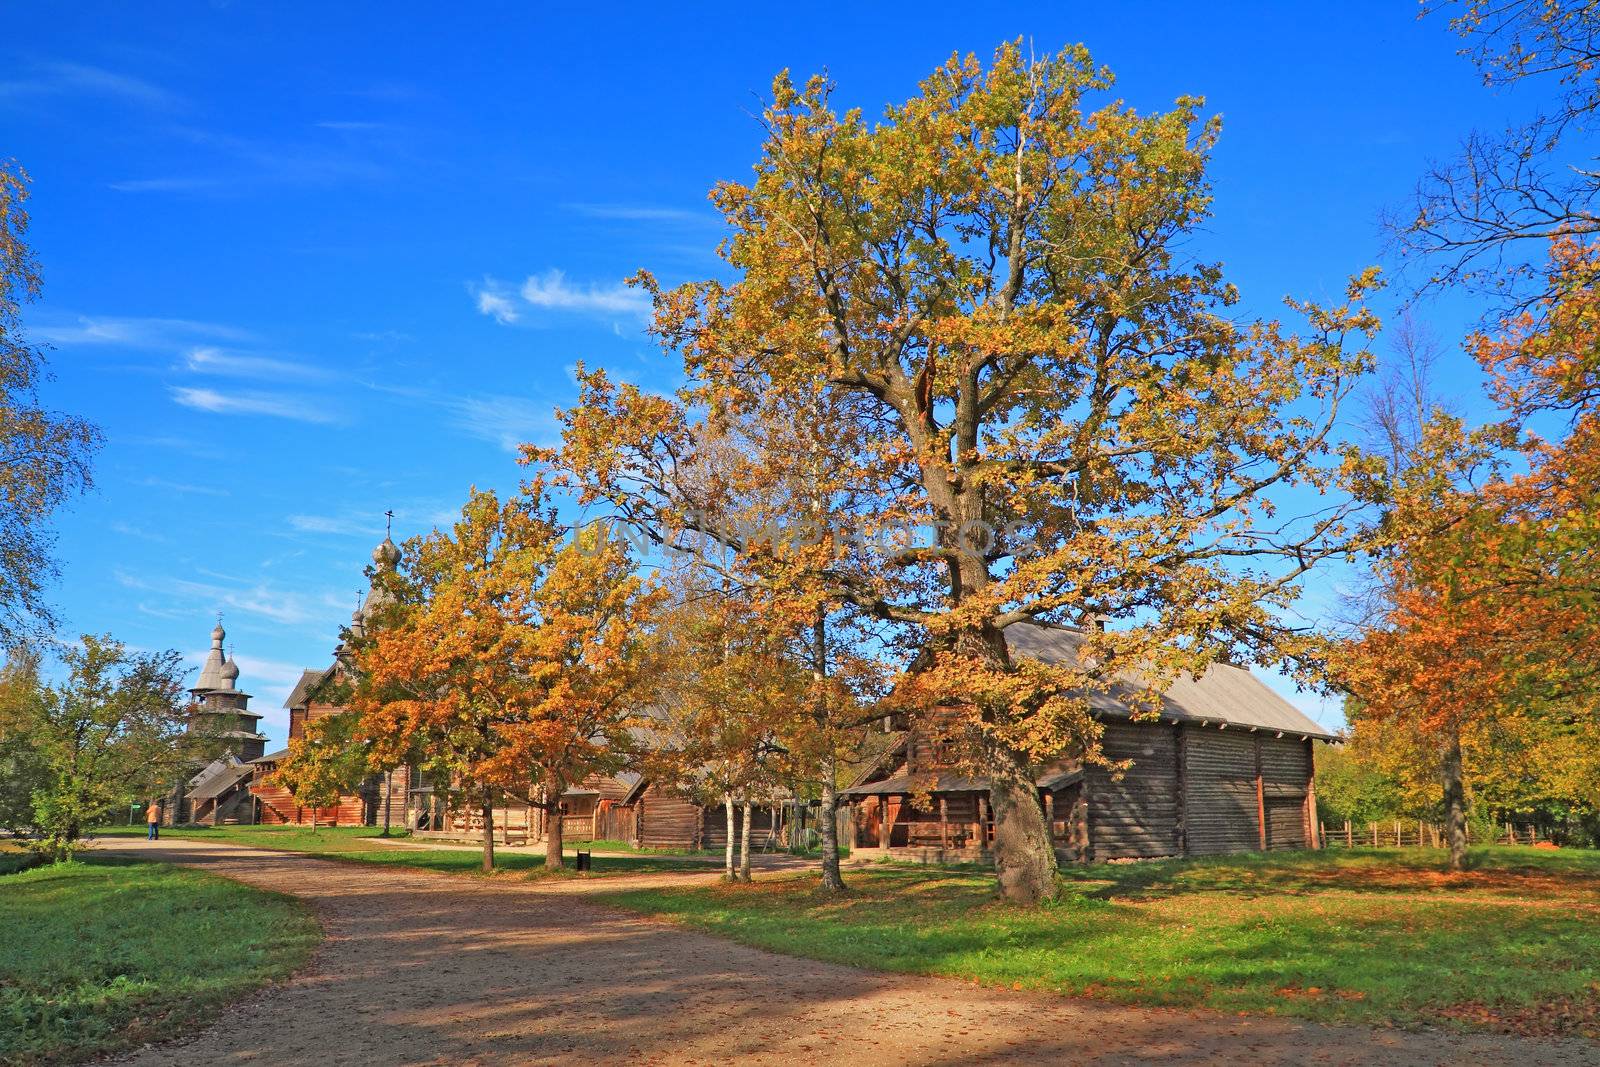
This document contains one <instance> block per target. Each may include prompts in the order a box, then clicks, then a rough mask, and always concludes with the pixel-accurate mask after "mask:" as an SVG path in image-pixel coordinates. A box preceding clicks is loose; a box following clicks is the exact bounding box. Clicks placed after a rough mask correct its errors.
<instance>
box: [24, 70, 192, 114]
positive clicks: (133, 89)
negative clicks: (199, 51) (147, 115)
mask: <svg viewBox="0 0 1600 1067" xmlns="http://www.w3.org/2000/svg"><path fill="white" fill-rule="evenodd" d="M39 96H100V97H108V98H111V99H116V100H122V101H125V102H127V103H131V104H138V105H141V106H144V107H155V108H170V107H176V106H178V105H180V104H181V103H183V98H182V97H180V96H178V95H177V94H176V93H172V92H169V91H167V90H166V89H163V88H161V87H160V86H159V85H155V84H154V83H152V82H148V81H145V80H144V79H143V78H136V77H133V76H132V75H128V74H119V73H117V72H116V71H113V70H106V69H105V68H103V67H93V66H89V65H88V64H86V63H38V64H35V65H34V66H33V67H32V68H31V70H30V72H29V73H28V74H27V75H25V76H23V77H20V78H16V79H13V80H10V81H3V82H0V100H17V101H20V100H24V99H28V98H33V97H39Z"/></svg>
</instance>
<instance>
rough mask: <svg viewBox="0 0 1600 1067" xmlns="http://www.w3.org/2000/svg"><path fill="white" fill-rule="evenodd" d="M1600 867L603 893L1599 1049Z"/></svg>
mask: <svg viewBox="0 0 1600 1067" xmlns="http://www.w3.org/2000/svg"><path fill="white" fill-rule="evenodd" d="M1597 875H1600V853H1596V852H1572V851H1563V852H1540V851H1536V850H1533V849H1526V848H1496V849H1483V850H1479V851H1477V852H1476V853H1475V854H1474V869H1473V870H1471V871H1469V872H1467V873H1465V874H1460V875H1449V874H1446V873H1443V872H1442V871H1441V869H1440V859H1439V853H1437V852H1425V851H1421V850H1412V851H1405V852H1395V851H1392V850H1391V851H1375V850H1373V851H1363V850H1356V851H1354V852H1343V851H1340V852H1337V853H1334V852H1321V853H1288V854H1284V853H1277V854H1270V855H1265V856H1236V857H1219V858H1215V859H1207V860H1188V861H1172V862H1162V863H1141V864H1121V865H1116V864H1105V865H1098V866H1091V867H1084V868H1071V869H1067V870H1066V871H1064V872H1063V875H1062V881H1061V888H1062V894H1061V898H1060V900H1059V901H1057V902H1055V903H1053V904H1051V905H1049V906H1046V907H1042V908H1032V909H1030V908H1020V907H1015V906H1012V905H1008V904H1005V903H1002V902H999V901H997V900H996V899H995V897H994V891H993V877H992V875H991V874H989V873H988V872H986V871H981V870H976V869H971V868H968V869H960V870H948V869H947V870H941V869H938V868H928V867H909V866H898V865H895V866H890V865H882V866H876V867H873V868H866V869H860V870H855V871H851V872H849V874H848V875H847V879H848V881H849V882H850V883H851V887H852V892H851V893H850V894H849V895H848V896H846V897H844V898H843V899H840V900H831V899H825V898H821V897H819V896H818V895H817V894H816V892H815V885H816V883H815V879H814V878H812V877H809V876H807V877H799V878H793V879H786V880H782V881H770V880H769V881H761V882H757V883H756V884H754V885H752V886H726V885H720V884H719V885H708V886H696V887H690V888H682V889H658V890H637V891H620V892H617V893H607V894H605V896H604V897H602V898H601V899H603V900H605V901H608V902H611V903H615V904H618V905H620V906H622V907H625V908H627V909H630V910H633V911H637V912H642V913H645V914H649V915H653V916H658V917H662V918H668V919H673V920H676V921H679V922H682V923H685V924H687V925H690V926H693V927H696V928H699V929H702V930H706V931H708V932H711V933H715V934H720V935H723V936H727V937H731V938H733V939H735V940H738V941H742V942H745V943H747V944H752V945H757V946H760V947H762V948H766V949H771V950H773V951H777V952H783V953H788V954H791V955H796V956H806V957H811V958H815V959H823V960H830V961H834V962H837V963H845V964H852V965H856V966H861V967H867V968H873V969H877V970H885V971H898V972H905V973H911V974H929V975H942V976H946V977H950V978H957V979H964V980H968V981H974V982H979V983H984V984H990V985H999V986H1006V987H1011V988H1016V989H1035V990H1048V991H1053V992H1057V993H1062V994H1066V995H1071V996H1088V997H1096V998H1101V999H1105V1000H1111V1001H1117V1002H1121V1003H1128V1004H1146V1005H1166V1006H1173V1007H1183V1008H1209V1009H1214V1010H1218V1011H1226V1012H1251V1013H1264V1014H1273V1015H1292V1016H1299V1017H1303V1018H1307V1019H1315V1020H1319V1021H1324V1022H1360V1023H1378V1024H1393V1025H1401V1026H1406V1025H1416V1024H1437V1023H1444V1024H1457V1025H1464V1026H1468V1027H1472V1028H1488V1029H1497V1030H1503V1031H1507V1032H1514V1033H1521V1034H1527V1035H1551V1036H1555V1035H1561V1036H1583V1037H1588V1038H1590V1039H1600V897H1597V895H1596V893H1595V888H1594V887H1595V878H1596V876H1597Z"/></svg>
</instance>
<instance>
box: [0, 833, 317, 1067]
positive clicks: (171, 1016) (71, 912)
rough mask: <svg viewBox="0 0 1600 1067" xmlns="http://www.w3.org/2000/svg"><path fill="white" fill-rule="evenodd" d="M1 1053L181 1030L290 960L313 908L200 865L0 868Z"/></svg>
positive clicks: (136, 1040)
mask: <svg viewBox="0 0 1600 1067" xmlns="http://www.w3.org/2000/svg"><path fill="white" fill-rule="evenodd" d="M0 930H3V931H4V932H5V934H4V937H0V1063H5V1064H32V1063H65V1062H74V1061H78V1060H83V1059H87V1058H90V1057H92V1056H97V1055H100V1054H103V1053H106V1052H110V1051H114V1050H116V1049H121V1048H127V1047H129V1046H132V1045H137V1044H140V1043H143V1042H146V1041H151V1040H157V1039H161V1038H167V1037H173V1036H176V1035H178V1034H181V1033H185V1032H188V1031H190V1030H192V1029H194V1028H195V1027H197V1026H200V1025H202V1024H204V1023H205V1022H206V1021H208V1020H209V1019H211V1018H213V1017H214V1016H215V1015H216V1014H217V1013H218V1012H219V1011H220V1010H221V1008H222V1007H223V1006H224V1005H225V1004H227V1003H229V1002H230V1001H233V1000H236V999H238V998H240V997H242V996H244V995H245V994H246V993H248V992H250V991H251V990H253V989H256V988H257V987H259V986H261V985H264V984H265V983H267V982H271V981H273V980H275V979H279V978H283V977H285V976H287V975H289V974H290V973H292V972H293V971H294V970H295V969H297V968H298V967H300V966H301V965H302V964H303V963H304V962H305V961H306V959H307V957H308V956H309V955H310V953H311V950H312V948H313V947H314V946H315V945H316V943H317V940H318V938H319V937H320V934H319V931H318V929H317V924H316V921H315V920H314V919H312V917H311V915H310V913H309V911H307V910H306V909H305V907H304V906H302V905H301V904H299V903H297V902H296V901H294V900H292V899H290V898H288V897H283V896H280V895H278V894H275V893H268V892H265V891H262V890H259V889H253V888H250V887H249V886H244V885H240V884H239V883H236V882H230V881H228V880H226V879H223V878H218V877H216V876H214V875H209V874H204V873H202V872H199V871H190V870H182V869H179V868H176V867H169V866H166V865H162V864H149V863H120V862H115V861H112V860H108V859H105V858H98V857H91V858H89V859H87V860H86V861H83V862H76V863H64V864H60V865H56V866H50V867H39V868H35V869H34V870H31V871H26V872H24V873H22V874H13V875H9V876H6V877H4V878H0Z"/></svg>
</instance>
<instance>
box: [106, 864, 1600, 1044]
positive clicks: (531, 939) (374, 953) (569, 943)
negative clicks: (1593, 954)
mask: <svg viewBox="0 0 1600 1067" xmlns="http://www.w3.org/2000/svg"><path fill="white" fill-rule="evenodd" d="M103 847H104V848H105V850H106V851H115V852H118V853H128V854H138V855H141V856H143V857H145V858H149V859H161V860H168V861H171V862H176V863H185V864H194V865H196V866H200V867H204V868H205V869H208V870H211V871H214V872H215V873H218V874H222V875H226V876H228V877H231V878H237V879H239V880H240V881H244V882H248V883H250V884H252V885H257V886H262V887H264V888H267V889H274V890H279V891H282V892H286V893H292V894H294V895H295V896H298V897H301V898H303V899H304V900H306V901H307V902H309V903H310V905H311V906H312V907H313V908H314V909H315V911H316V914H317V916H318V918H319V919H320V920H321V922H322V924H323V928H324V930H325V932H326V934H327V940H326V941H325V943H324V944H323V946H322V948H321V949H320V950H319V952H318V954H317V956H316V957H315V959H314V960H313V962H312V964H311V966H310V968H309V969H308V970H307V971H306V972H305V973H303V974H301V975H299V976H298V977H296V978H294V979H292V980H291V981H289V982H287V983H285V984H284V985H282V986H279V987H276V988H274V989H271V990H268V991H266V992H264V993H262V994H260V995H259V996H257V997H255V998H254V999H252V1000H250V1001H248V1002H246V1003H244V1004H242V1005H239V1006H237V1007H235V1008H233V1009H231V1010H229V1011H228V1012H227V1013H226V1014H225V1015H224V1016H223V1018H222V1019H221V1020H220V1021H219V1022H218V1023H217V1025H215V1026H213V1027H211V1028H210V1029H208V1030H206V1031H204V1032H202V1033H199V1034H197V1035H195V1036H194V1037H193V1038H192V1039H190V1040H187V1041H184V1042H181V1043H178V1044H169V1045H164V1046H159V1047H155V1048H149V1049H144V1050H142V1051H140V1052H137V1053H135V1054H134V1055H132V1056H130V1057H126V1058H124V1059H123V1060H121V1061H119V1062H122V1063H130V1064H139V1065H156V1064H161V1065H170V1064H242V1063H252V1064H254V1063H259V1064H262V1065H272V1067H294V1065H300V1064H307V1065H309V1064H318V1065H331V1064H369V1063H376V1064H386V1065H387V1064H482V1065H489V1064H534V1063H560V1064H624V1063H625V1064H650V1063H662V1064H668V1063H670V1064H693V1063H703V1064H719V1065H720V1064H727V1063H730V1062H738V1063H756V1064H783V1065H786V1067H805V1065H809V1064H814V1063H829V1064H833V1063H839V1064H843V1063H849V1064H852V1065H854V1067H890V1065H898V1064H1001V1063H1032V1064H1055V1063H1060V1064H1085V1063H1093V1064H1124V1063H1150V1062H1161V1063H1163V1064H1195V1063H1233V1064H1239V1063H1249V1064H1256V1063H1267V1064H1297V1065H1298V1064H1366V1063H1371V1064H1384V1065H1387V1067H1399V1065H1406V1064H1428V1065H1434V1064H1469V1063H1470V1064H1506V1065H1511V1064H1515V1065H1518V1067H1531V1065H1535V1064H1551V1065H1557V1064H1561V1065H1565V1064H1600V1049H1597V1048H1596V1046H1594V1045H1590V1044H1586V1043H1570V1044H1556V1043H1548V1042H1530V1041H1522V1040H1516V1039H1510V1038H1499V1037H1493V1036H1473V1037H1463V1036H1460V1035H1454V1034H1447V1033H1420V1034H1407V1033H1398V1032H1389V1031H1373V1030H1366V1029H1358V1028H1330V1027H1321V1026H1314V1025H1311V1024H1306V1023H1296V1022H1293V1021H1286V1020H1276V1019H1262V1018H1253V1019H1243V1018H1233V1017H1229V1016H1221V1015H1214V1014H1205V1013H1189V1012H1173V1011H1158V1010H1143V1009H1135V1008H1125V1007H1118V1006H1115V1005H1108V1004H1099V1003H1096V1002H1093V1001H1084V1000H1068V999H1065V998H1061V997H1052V996H1044V995H1034V994H1025V993H1010V992H1006V991H1003V990H994V989H982V988H977V987H973V986H970V985H963V984H961V983H957V982H952V981H945V980H940V979H926V978H906V977H899V976H892V975H880V974H874V973H869V972H865V971H858V970H854V969H852V968H849V967H841V966H836V965H833V964H826V963H815V962H811V961H808V960H799V959H792V958H789V957H784V956H776V955H772V954H770V953H766V952H762V951H760V950H758V949H752V948H745V947H742V946H740V945H736V944H733V943H731V942H728V941H723V940H720V939H718V938H713V937H709V936H705V935H701V934H697V933H693V932H689V931H686V930H682V929H679V928H676V927H673V926H670V925H664V924H661V923H655V922H651V921H648V920H645V919H639V918H634V917H631V916H627V915H623V914H620V913H618V912H615V911H612V910H610V909H607V908H604V907H601V906H598V905H596V904H594V903H592V902H591V901H589V900H587V899H585V895H583V894H577V893H573V892H570V891H568V890H567V889H565V888H564V887H563V886H561V885H548V884H547V885H536V884H529V883H519V882H515V881H511V880H504V881H500V880H497V881H492V882H486V881H478V880H475V879H470V878H463V877H458V876H449V875H439V874H431V873H427V872H422V871H414V870H405V869H401V868H394V867H389V866H387V865H381V866H380V865H376V864H374V865H370V866H369V865H361V864H352V863H335V862H328V861H324V860H318V859H314V858H312V857H308V856H303V855H295V854H287V853H281V852H266V851H258V850H252V849H247V848H240V847H232V846H227V845H220V844H213V843H208V842H198V841H178V840H173V841H162V842H158V843H148V842H143V841H130V842H120V841H119V842H116V843H114V844H113V843H107V844H106V845H105V846H103ZM649 877H650V878H652V879H659V878H661V877H663V876H660V875H652V876H649ZM675 877H677V878H679V879H682V878H685V877H688V878H697V877H707V876H705V875H697V874H695V875H687V876H685V875H678V876H675ZM630 880H631V879H630ZM605 882H606V883H607V884H609V885H617V884H620V883H619V882H618V881H617V880H616V879H606V880H605ZM569 884H570V883H569ZM590 886H592V887H594V888H601V887H600V885H599V883H598V880H597V882H595V883H590Z"/></svg>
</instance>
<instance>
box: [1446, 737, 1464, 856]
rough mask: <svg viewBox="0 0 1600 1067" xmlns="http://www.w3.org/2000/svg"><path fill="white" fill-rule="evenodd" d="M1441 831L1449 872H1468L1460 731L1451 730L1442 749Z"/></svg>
mask: <svg viewBox="0 0 1600 1067" xmlns="http://www.w3.org/2000/svg"><path fill="white" fill-rule="evenodd" d="M1443 775H1444V830H1445V837H1446V839H1447V840H1448V842H1449V846H1450V869H1451V870H1452V871H1464V870H1466V869H1467V795H1466V789H1465V787H1464V786H1463V785H1462V782H1461V731H1460V730H1459V729H1458V728H1456V727H1451V729H1450V733H1449V736H1448V737H1446V739H1445V749H1444V765H1443Z"/></svg>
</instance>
